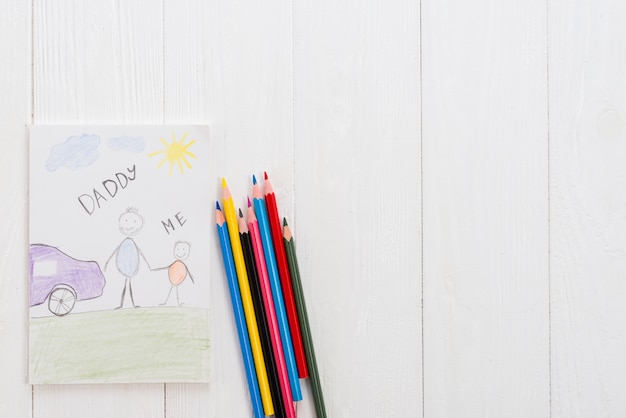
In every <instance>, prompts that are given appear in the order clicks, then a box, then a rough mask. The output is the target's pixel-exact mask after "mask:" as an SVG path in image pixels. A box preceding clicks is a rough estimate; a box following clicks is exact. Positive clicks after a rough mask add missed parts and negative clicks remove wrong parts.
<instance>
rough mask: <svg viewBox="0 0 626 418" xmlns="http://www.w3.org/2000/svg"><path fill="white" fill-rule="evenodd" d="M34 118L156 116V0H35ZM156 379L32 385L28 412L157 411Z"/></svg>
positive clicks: (160, 389)
mask: <svg viewBox="0 0 626 418" xmlns="http://www.w3.org/2000/svg"><path fill="white" fill-rule="evenodd" d="M34 8H35V9H34V70H33V71H34V122H35V123H37V124H61V123H73V124H85V123H94V124H95V123H132V124H138V123H160V122H162V118H163V84H162V79H163V77H162V74H163V73H162V69H163V61H162V59H163V38H162V21H163V14H162V4H160V3H156V2H152V1H147V0H146V1H133V2H118V1H113V0H109V1H96V0H94V1H75V0H64V1H57V2H54V3H52V2H46V1H36V2H35V5H34ZM164 402H165V400H164V386H163V385H158V384H156V385H75V386H71V385H63V386H44V385H41V386H40V385H38V386H35V389H34V418H43V417H59V416H63V417H67V418H73V417H85V416H89V417H111V416H115V417H133V418H136V417H150V418H153V417H159V416H161V417H162V416H164V411H165V409H164Z"/></svg>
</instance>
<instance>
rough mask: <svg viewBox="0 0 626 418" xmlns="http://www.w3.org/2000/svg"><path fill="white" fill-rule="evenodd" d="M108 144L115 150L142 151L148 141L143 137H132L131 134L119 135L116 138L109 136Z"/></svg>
mask: <svg viewBox="0 0 626 418" xmlns="http://www.w3.org/2000/svg"><path fill="white" fill-rule="evenodd" d="M108 144H109V148H111V149H112V150H115V151H129V152H134V153H140V152H141V151H143V150H144V148H146V141H144V140H143V138H141V137H137V138H131V137H129V136H118V137H116V138H109V140H108Z"/></svg>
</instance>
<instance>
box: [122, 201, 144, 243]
mask: <svg viewBox="0 0 626 418" xmlns="http://www.w3.org/2000/svg"><path fill="white" fill-rule="evenodd" d="M142 227H143V218H142V217H141V215H139V214H138V213H137V210H136V209H132V208H131V209H128V210H127V211H126V212H124V213H122V214H121V215H120V219H119V228H120V232H121V233H122V234H124V235H126V236H129V237H132V236H134V235H137V234H138V233H139V231H141V228H142Z"/></svg>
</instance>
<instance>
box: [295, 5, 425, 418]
mask: <svg viewBox="0 0 626 418" xmlns="http://www.w3.org/2000/svg"><path fill="white" fill-rule="evenodd" d="M419 35H420V15H419V4H418V3H416V2H411V1H407V2H392V3H391V4H389V3H385V2H378V1H376V2H367V3H363V2H358V1H348V2H334V1H321V2H306V1H295V2H294V95H295V96H294V169H295V184H296V193H295V199H296V213H295V215H296V218H295V220H294V221H295V222H291V220H290V225H294V227H293V232H294V237H295V244H296V249H297V252H298V261H299V264H300V270H301V275H302V287H303V291H304V295H305V298H306V301H307V308H308V310H309V320H310V324H311V333H312V336H313V341H314V344H315V350H316V355H317V360H318V366H319V371H320V376H321V383H322V388H323V390H324V395H325V402H326V407H327V409H328V412H329V415H330V416H332V417H342V418H343V417H345V418H348V417H381V416H385V417H406V416H415V417H418V416H422V397H421V394H422V381H421V376H422V364H421V362H422V359H421V326H420V324H421V272H420V268H421V256H420V254H421V245H420V241H421V240H420V235H421V231H420V107H419V97H420V91H419V79H420V78H419V77H420V61H419V54H420V50H419V48H420V37H419ZM331 324H332V325H331ZM304 387H305V388H306V389H307V392H305V393H304V397H305V398H306V401H303V405H305V404H307V403H308V404H309V405H312V398H311V395H310V388H309V383H308V382H307V383H304ZM311 411H313V409H312V408H310V409H309V410H307V411H306V412H303V411H302V409H301V408H300V407H299V408H298V416H301V417H313V416H314V415H313V413H312V412H311Z"/></svg>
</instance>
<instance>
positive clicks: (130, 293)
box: [128, 277, 139, 308]
mask: <svg viewBox="0 0 626 418" xmlns="http://www.w3.org/2000/svg"><path fill="white" fill-rule="evenodd" d="M130 280H131V278H130V277H129V278H128V294H129V295H130V303H132V304H133V308H138V307H139V305H135V301H134V300H133V288H132V286H131V285H130Z"/></svg>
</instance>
